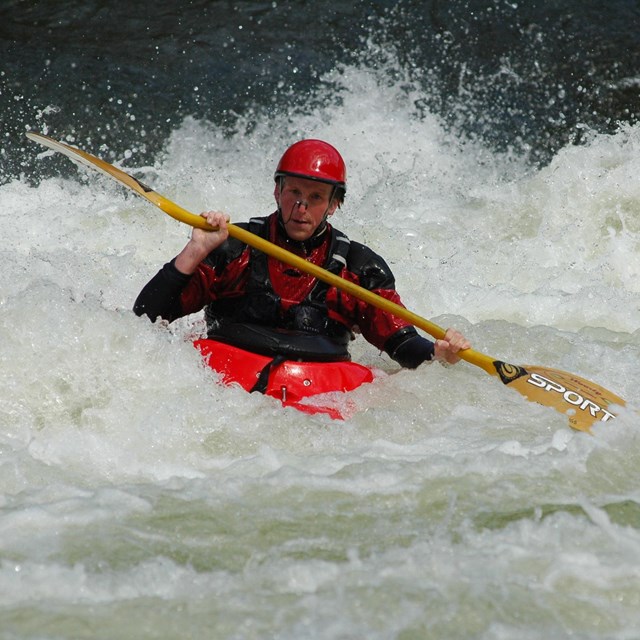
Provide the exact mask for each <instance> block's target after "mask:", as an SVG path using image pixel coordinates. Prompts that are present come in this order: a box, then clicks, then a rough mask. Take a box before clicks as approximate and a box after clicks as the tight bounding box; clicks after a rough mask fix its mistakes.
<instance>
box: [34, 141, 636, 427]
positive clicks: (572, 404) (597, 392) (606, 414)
mask: <svg viewBox="0 0 640 640" xmlns="http://www.w3.org/2000/svg"><path fill="white" fill-rule="evenodd" d="M27 137H29V138H30V139H31V140H34V141H35V142H39V143H40V144H43V145H44V146H46V147H49V148H50V149H53V150H54V151H59V152H60V153H63V154H64V155H66V156H68V157H69V158H71V160H73V161H74V162H76V163H80V164H83V165H86V166H88V167H89V168H91V169H96V170H98V171H100V172H101V173H104V174H105V175H107V176H109V177H110V178H113V179H115V180H118V181H119V182H121V183H122V184H123V185H125V186H126V187H128V188H129V189H131V190H132V191H135V192H136V193H137V194H138V195H140V196H142V197H143V198H146V199H147V200H149V202H151V203H153V204H154V205H156V207H159V208H160V209H162V211H164V212H165V213H166V214H168V215H170V216H171V217H172V218H175V219H176V220H179V221H180V222H184V223H185V224H188V225H191V226H192V227H198V228H200V229H206V230H211V231H213V230H214V229H213V228H212V227H211V226H209V225H208V224H207V222H206V221H205V220H204V218H202V217H201V216H198V215H195V214H193V213H190V212H189V211H187V210H186V209H183V208H182V207H180V206H178V205H177V204H175V203H173V202H171V201H170V200H167V198H164V197H163V196H161V195H160V194H158V193H156V192H155V191H154V190H153V189H152V188H151V187H148V186H147V185H145V184H143V183H142V182H140V181H139V180H136V179H135V178H133V177H132V176H130V175H129V174H128V173H125V172H124V171H122V170H121V169H118V168H116V167H114V166H113V165H110V164H109V163H107V162H105V161H104V160H100V158H96V157H95V156H92V155H91V154H89V153H86V152H85V151H82V150H80V149H76V148H74V147H70V146H68V145H66V144H63V143H61V142H57V141H56V140H53V139H52V138H49V137H47V136H43V135H41V134H38V133H32V132H29V133H27ZM228 228H229V235H230V236H232V237H233V238H237V239H238V240H240V241H241V242H244V243H246V244H247V245H249V246H251V247H254V248H255V249H258V250H260V251H262V252H264V253H266V254H267V255H269V256H271V257H273V258H275V259H277V260H280V261H281V262H284V263H286V264H289V265H291V266H293V267H295V268H296V269H299V270H300V271H304V272H305V273H309V274H311V275H312V276H315V277H316V278H318V279H319V280H322V281H324V282H327V283H328V284H330V285H331V286H334V287H336V288H337V289H340V290H342V291H345V292H347V293H350V294H351V295H353V296H355V297H356V298H359V299H360V300H363V301H364V302H366V303H368V304H371V305H373V306H375V307H379V308H380V309H382V310H384V311H387V312H389V313H392V314H394V315H396V316H398V317H399V318H402V319H403V320H406V321H407V322H409V323H411V324H412V325H414V326H416V327H418V328H420V329H422V330H423V331H426V332H427V333H428V334H429V335H431V336H433V337H434V338H436V339H442V338H444V335H445V331H444V329H442V328H441V327H439V326H438V325H436V324H433V323H432V322H430V321H429V320H426V319H425V318H422V317H420V316H419V315H417V314H415V313H413V312H411V311H409V310H408V309H405V308H404V307H402V306H400V305H398V304H395V303H394V302H391V301H390V300H387V299H386V298H383V297H382V296H379V295H377V294H375V293H373V292H371V291H369V290H368V289H364V288H363V287H360V286H358V285H357V284H354V283H353V282H349V281H348V280H345V279H344V278H341V277H340V276H337V275H335V274H333V273H330V272H329V271H326V270H325V269H323V268H321V267H319V266H317V265H315V264H312V263H311V262H307V261H306V260H304V259H303V258H300V257H299V256H297V255H295V254H293V253H291V252H289V251H286V250H285V249H282V248H280V247H278V246H277V245H275V244H273V243H271V242H269V241H267V240H264V239H263V238H260V237H259V236H256V235H254V234H253V233H250V232H249V231H246V230H245V229H242V228H241V227H238V226H236V225H234V224H231V223H229V225H228ZM459 355H460V357H461V358H462V359H463V360H466V361H467V362H469V363H470V364H473V365H475V366H477V367H480V368H481V369H483V370H484V371H486V372H487V373H488V374H490V375H492V376H496V377H498V378H499V379H500V380H501V381H502V383H503V384H505V385H507V386H508V387H510V388H512V389H515V390H517V391H519V392H520V393H521V394H522V395H523V396H524V397H525V398H527V400H530V401H532V402H537V403H539V404H542V405H544V406H547V407H553V408H554V409H556V410H557V411H559V412H560V413H563V414H565V415H567V417H568V419H569V425H570V426H571V427H573V428H574V429H578V430H581V431H589V430H590V428H591V426H592V425H593V424H594V423H595V422H597V421H601V422H607V421H608V420H611V419H612V418H615V414H614V413H613V411H610V410H609V407H610V406H611V405H620V406H624V405H625V402H624V400H623V399H622V398H620V397H619V396H617V395H615V394H614V393H612V392H611V391H608V390H607V389H604V388H603V387H600V386H599V385H597V384H595V383H593V382H590V381H588V380H585V379H584V378H581V377H579V376H576V375H574V374H572V373H567V372H566V371H559V370H558V369H551V368H548V367H540V366H530V365H522V366H520V365H514V364H509V363H507V362H503V361H501V360H497V359H495V358H491V357H490V356H488V355H485V354H483V353H479V352H478V351H474V350H473V349H465V350H464V351H461V352H460V353H459Z"/></svg>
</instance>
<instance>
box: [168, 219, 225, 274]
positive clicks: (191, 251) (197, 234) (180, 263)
mask: <svg viewBox="0 0 640 640" xmlns="http://www.w3.org/2000/svg"><path fill="white" fill-rule="evenodd" d="M200 215H201V216H202V217H203V218H204V219H205V220H206V221H207V223H208V224H210V225H211V226H212V227H214V228H216V231H205V230H204V229H197V228H194V229H193V231H192V233H191V238H190V239H189V242H188V243H187V244H186V246H185V248H184V249H183V250H182V251H181V252H180V253H179V254H178V255H177V256H176V261H175V267H176V269H177V270H178V271H180V273H184V274H186V275H189V274H192V273H194V272H195V270H196V269H197V268H198V265H199V264H200V263H201V262H202V261H203V260H204V259H205V258H206V257H207V256H208V255H209V254H210V253H211V252H212V251H213V250H214V249H217V248H218V247H219V246H220V245H221V244H222V243H223V242H225V241H226V239H227V238H228V237H229V229H228V227H227V222H229V216H228V215H227V214H226V213H222V211H205V212H204V213H201V214H200Z"/></svg>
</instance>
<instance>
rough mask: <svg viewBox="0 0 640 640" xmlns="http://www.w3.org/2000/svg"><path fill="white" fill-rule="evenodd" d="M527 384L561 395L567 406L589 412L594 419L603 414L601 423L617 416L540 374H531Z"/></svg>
mask: <svg viewBox="0 0 640 640" xmlns="http://www.w3.org/2000/svg"><path fill="white" fill-rule="evenodd" d="M527 382H528V383H529V384H532V385H533V386H534V387H538V388H540V389H544V390H545V391H550V392H552V393H559V394H561V395H562V397H563V399H564V401H565V402H566V403H567V404H570V405H572V406H573V407H576V408H577V409H580V410H581V411H588V412H589V414H590V415H591V416H592V417H593V418H598V417H600V416H599V414H600V412H602V416H601V417H600V421H601V422H606V421H607V420H609V419H610V418H615V415H614V414H613V413H610V412H609V411H607V410H606V409H603V408H602V407H601V406H600V405H598V404H596V403H595V402H593V400H589V398H585V397H584V396H583V395H582V394H580V393H578V392H577V391H574V390H573V389H567V387H565V386H564V385H562V384H560V383H559V382H557V381H556V380H550V379H549V378H545V377H544V376H541V375H540V374H539V373H530V374H529V378H528V379H527Z"/></svg>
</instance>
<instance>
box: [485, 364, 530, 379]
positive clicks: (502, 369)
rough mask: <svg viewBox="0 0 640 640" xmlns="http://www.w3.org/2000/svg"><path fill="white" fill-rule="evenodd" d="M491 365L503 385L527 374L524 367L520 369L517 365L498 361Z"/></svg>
mask: <svg viewBox="0 0 640 640" xmlns="http://www.w3.org/2000/svg"><path fill="white" fill-rule="evenodd" d="M493 364H494V365H495V367H496V371H497V372H498V375H499V376H500V380H502V382H503V384H509V383H510V382H513V381H514V380H517V379H518V378H522V376H526V375H528V374H529V372H528V371H527V370H526V369H525V368H524V367H520V366H518V365H517V364H509V363H508V362H501V361H500V360H496V361H495V362H494V363H493Z"/></svg>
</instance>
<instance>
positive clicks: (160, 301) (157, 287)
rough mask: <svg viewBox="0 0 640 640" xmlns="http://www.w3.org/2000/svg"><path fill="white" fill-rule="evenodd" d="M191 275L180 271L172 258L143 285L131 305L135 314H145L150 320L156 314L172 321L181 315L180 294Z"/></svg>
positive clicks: (155, 317)
mask: <svg viewBox="0 0 640 640" xmlns="http://www.w3.org/2000/svg"><path fill="white" fill-rule="evenodd" d="M190 279H191V276H189V275H185V274H184V273H180V271H178V270H177V269H176V267H175V265H174V260H172V261H171V262H168V263H167V264H165V265H164V266H163V267H162V269H160V271H158V273H156V275H155V276H153V278H151V280H150V281H149V282H148V283H147V284H146V285H145V287H144V288H143V289H142V291H141V292H140V295H139V296H138V298H137V299H136V302H135V304H134V305H133V312H134V313H135V314H136V315H137V316H141V315H144V314H146V315H147V316H149V318H150V320H151V321H152V322H155V321H156V320H157V319H158V316H159V317H161V318H163V319H164V320H168V321H169V322H172V321H173V320H175V319H176V318H179V317H180V316H181V315H182V311H181V308H180V294H181V293H182V290H183V289H184V288H185V286H186V284H187V283H188V282H189V280H190Z"/></svg>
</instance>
